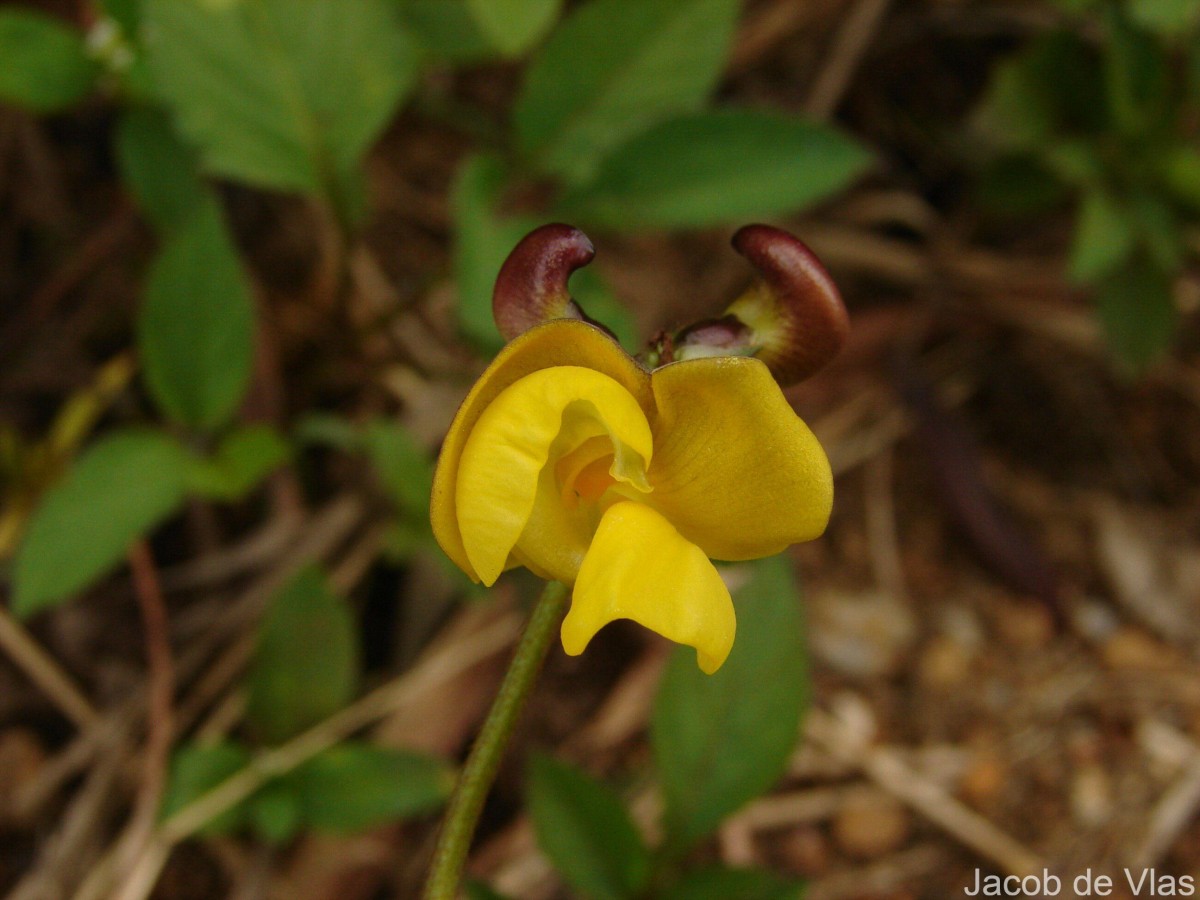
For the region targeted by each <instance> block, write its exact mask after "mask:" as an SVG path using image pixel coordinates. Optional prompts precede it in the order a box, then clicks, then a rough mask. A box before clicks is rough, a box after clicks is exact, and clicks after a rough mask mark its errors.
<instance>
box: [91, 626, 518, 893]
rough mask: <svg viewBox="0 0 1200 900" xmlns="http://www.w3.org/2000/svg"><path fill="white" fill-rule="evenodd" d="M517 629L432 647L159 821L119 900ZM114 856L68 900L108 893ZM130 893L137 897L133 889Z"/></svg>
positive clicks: (493, 629)
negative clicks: (177, 849) (198, 835)
mask: <svg viewBox="0 0 1200 900" xmlns="http://www.w3.org/2000/svg"><path fill="white" fill-rule="evenodd" d="M519 630H520V617H519V616H518V615H517V614H516V613H510V614H508V615H506V616H504V617H503V618H501V619H499V620H497V621H496V622H495V623H494V624H492V625H491V626H489V627H488V628H486V629H484V630H482V631H479V632H477V633H475V634H473V635H472V636H471V637H470V638H469V639H468V640H465V641H461V642H456V643H454V644H453V646H451V647H448V648H447V647H444V646H442V647H437V648H435V649H434V650H433V651H431V652H430V654H429V655H428V656H427V657H426V659H425V660H424V661H423V662H422V663H420V664H419V665H418V666H417V667H416V668H414V669H413V670H412V671H410V672H406V673H405V674H404V675H402V676H401V677H399V678H397V679H395V680H393V681H391V682H388V683H387V684H385V685H383V686H381V687H379V688H376V689H375V690H374V691H372V692H371V693H369V694H367V695H366V696H365V697H362V698H361V699H359V700H357V701H356V702H354V703H353V704H351V705H350V706H348V707H346V708H345V709H343V710H341V711H339V712H337V713H334V715H332V716H330V717H329V718H328V719H325V720H324V721H322V722H319V723H318V724H316V725H314V726H313V727H312V728H310V729H309V730H308V731H306V732H304V733H303V734H300V735H298V736H297V737H295V738H293V739H292V740H290V741H288V742H287V743H286V744H281V745H280V746H278V747H275V748H273V749H271V750H268V751H266V752H264V753H262V754H260V755H259V756H257V757H255V759H254V760H253V762H251V763H250V764H249V765H248V766H247V767H246V768H244V769H242V770H241V771H239V772H237V773H236V774H234V775H232V776H231V777H229V778H227V779H226V780H225V781H223V782H221V783H220V784H219V785H217V786H216V787H215V788H213V789H212V790H210V791H208V792H207V793H205V794H202V795H200V796H199V797H197V798H196V799H195V800H193V801H192V802H191V803H189V804H188V805H187V806H185V807H183V808H182V809H180V810H178V811H177V812H175V813H174V814H173V815H171V816H170V817H169V818H167V819H166V820H164V821H163V822H162V823H161V825H160V826H159V827H158V829H157V831H156V832H155V833H154V834H153V835H152V836H151V839H150V841H149V842H148V844H147V846H146V849H145V851H144V852H143V854H142V857H141V859H140V860H139V863H138V866H137V867H136V868H135V871H134V872H133V873H132V876H131V877H130V879H129V883H130V885H131V891H130V892H127V893H126V894H125V895H124V896H123V900H144V898H145V897H146V896H148V895H149V892H150V890H152V889H153V887H154V883H155V881H156V880H157V877H158V873H159V871H161V868H162V866H163V865H164V864H165V863H166V860H167V856H168V855H169V852H170V849H171V848H172V847H174V846H175V845H176V844H178V843H179V842H180V841H182V840H185V839H186V838H188V837H191V836H192V835H193V834H195V832H196V831H197V830H198V829H200V828H203V827H204V826H205V825H206V824H207V823H208V822H210V821H212V819H213V818H215V817H217V816H219V815H221V814H222V813H224V812H225V811H226V810H229V809H231V808H232V807H234V806H236V805H237V804H238V803H241V802H242V801H244V800H245V799H246V798H247V797H249V796H250V795H251V794H253V793H254V792H255V791H257V790H258V789H259V788H260V787H262V786H263V785H264V784H266V783H267V782H268V781H270V780H271V779H273V778H277V777H279V776H280V775H284V774H287V773H288V772H291V771H292V770H294V769H295V768H296V767H297V766H300V765H302V764H303V763H305V762H307V761H308V760H310V759H312V758H313V757H314V756H315V755H317V754H318V753H320V752H321V751H323V750H326V749H328V748H329V747H332V746H333V745H334V744H336V743H338V742H339V741H341V740H344V739H345V738H347V737H348V736H350V735H351V734H354V733H355V732H356V731H358V730H360V729H362V728H364V727H366V726H367V725H370V724H371V723H372V722H375V721H377V720H378V719H380V718H382V717H384V716H386V715H388V714H389V713H390V712H391V711H392V710H393V709H395V708H396V707H397V706H398V705H400V704H402V703H405V702H408V701H409V700H410V699H411V698H412V697H413V696H415V695H417V694H421V693H426V692H428V691H432V690H436V689H437V688H438V687H439V686H440V685H443V684H444V683H446V682H447V681H449V680H450V679H452V678H454V677H456V676H457V675H459V674H460V673H461V672H463V671H465V670H466V669H469V668H470V667H471V666H474V665H476V664H477V663H479V662H480V661H481V660H483V659H486V658H487V657H489V656H491V655H492V654H494V653H498V652H500V651H502V650H503V649H504V648H506V647H508V646H509V645H510V644H511V643H512V642H513V640H514V639H515V638H516V635H517V633H518V632H519ZM115 862H116V858H115V854H113V853H110V854H109V855H108V856H107V857H106V858H105V859H104V860H102V861H101V862H100V863H99V864H98V865H97V866H96V867H95V868H93V870H92V872H91V874H90V875H89V876H88V879H87V881H86V882H85V883H84V884H83V886H82V887H81V888H80V889H79V890H78V891H77V892H76V894H75V897H74V900H99V898H100V897H104V896H106V895H107V892H108V888H109V884H110V883H111V878H112V872H113V868H114V863H115ZM133 887H136V888H137V893H133V892H132V888H133Z"/></svg>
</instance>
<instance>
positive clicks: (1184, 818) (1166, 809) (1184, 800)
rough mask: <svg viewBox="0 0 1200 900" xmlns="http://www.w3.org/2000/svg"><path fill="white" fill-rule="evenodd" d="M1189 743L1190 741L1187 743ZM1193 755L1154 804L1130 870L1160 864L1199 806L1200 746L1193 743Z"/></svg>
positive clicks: (1130, 863)
mask: <svg viewBox="0 0 1200 900" xmlns="http://www.w3.org/2000/svg"><path fill="white" fill-rule="evenodd" d="M1188 743H1189V744H1191V742H1190V741H1189V742H1188ZM1192 747H1193V750H1192V755H1191V758H1190V759H1189V760H1188V761H1187V763H1186V765H1185V767H1184V769H1183V772H1182V774H1181V775H1180V776H1179V777H1178V778H1177V779H1176V780H1175V783H1174V784H1172V785H1171V786H1170V788H1168V789H1167V791H1166V793H1164V794H1163V796H1162V797H1161V798H1160V799H1159V801H1158V802H1157V803H1156V804H1155V805H1154V809H1153V810H1152V811H1151V813H1150V823H1149V825H1148V826H1147V828H1146V837H1145V838H1144V839H1143V840H1142V842H1141V844H1139V845H1138V846H1137V848H1136V849H1135V850H1134V852H1133V855H1132V857H1131V859H1130V861H1129V868H1130V869H1131V870H1132V871H1135V872H1136V871H1145V870H1146V869H1149V868H1151V867H1153V866H1155V865H1157V864H1158V863H1159V861H1160V860H1161V859H1162V858H1163V856H1165V855H1166V853H1167V851H1168V850H1170V849H1171V845H1172V844H1174V843H1175V841H1176V839H1177V838H1178V837H1179V835H1180V834H1181V833H1182V832H1183V830H1184V828H1186V827H1187V826H1188V823H1189V822H1191V820H1192V817H1193V816H1194V815H1195V813H1196V809H1197V807H1200V748H1197V747H1195V745H1192Z"/></svg>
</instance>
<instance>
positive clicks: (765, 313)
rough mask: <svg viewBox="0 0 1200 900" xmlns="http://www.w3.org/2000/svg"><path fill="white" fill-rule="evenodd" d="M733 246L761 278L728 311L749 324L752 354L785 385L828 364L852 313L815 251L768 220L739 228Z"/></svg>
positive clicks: (845, 331) (841, 339) (845, 334)
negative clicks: (753, 351)
mask: <svg viewBox="0 0 1200 900" xmlns="http://www.w3.org/2000/svg"><path fill="white" fill-rule="evenodd" d="M733 248H734V249H735V250H736V251H737V252H738V253H740V254H741V255H742V256H744V257H745V258H746V259H747V260H748V261H749V262H750V264H751V265H752V266H754V268H755V269H757V270H758V273H759V276H760V277H761V282H760V283H759V284H756V285H755V286H754V287H752V288H751V289H750V290H749V291H747V292H746V293H745V294H743V295H742V296H741V297H739V298H738V299H737V300H736V301H734V303H733V305H732V306H730V307H729V309H728V310H726V313H727V315H732V316H735V317H737V319H738V320H739V321H741V322H742V323H743V324H745V325H746V326H747V327H748V328H749V329H750V332H751V341H752V343H754V344H755V345H757V347H758V349H757V350H756V351H755V353H754V355H755V356H756V357H758V358H759V359H761V360H762V361H763V362H765V363H766V364H767V366H768V367H770V369H771V372H772V373H773V374H774V375H775V378H776V380H777V381H778V382H779V383H780V384H781V385H785V386H786V385H789V384H794V383H796V382H797V381H801V380H803V379H805V378H807V377H808V376H810V375H812V374H813V373H814V372H816V371H817V370H818V369H821V368H822V367H824V366H825V365H827V364H828V363H829V361H830V360H832V359H833V358H834V357H835V356H836V355H837V353H838V351H839V350H841V348H842V344H843V343H845V341H846V336H847V334H848V333H849V331H850V318H849V316H848V315H847V313H846V307H845V305H843V303H842V298H841V295H840V294H839V293H838V289H837V287H836V285H834V283H833V279H831V278H830V277H829V273H828V272H826V271H825V267H824V266H822V265H821V263H820V261H819V260H818V259H817V257H816V256H815V255H814V254H813V252H812V251H811V250H809V249H808V248H807V247H806V246H804V244H802V243H801V242H800V241H799V240H797V239H796V238H794V237H793V236H792V235H790V234H788V233H787V232H786V231H783V230H781V229H779V228H772V227H771V226H770V225H747V226H745V227H744V228H741V229H739V230H738V232H737V234H735V235H734V236H733Z"/></svg>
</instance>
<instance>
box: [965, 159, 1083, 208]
mask: <svg viewBox="0 0 1200 900" xmlns="http://www.w3.org/2000/svg"><path fill="white" fill-rule="evenodd" d="M977 196H978V198H979V202H980V203H981V204H982V205H983V206H985V207H987V208H988V209H989V210H993V211H994V212H997V213H999V214H1001V215H1005V216H1028V215H1036V214H1038V213H1043V212H1046V211H1047V210H1049V209H1051V208H1052V207H1054V206H1056V205H1057V204H1059V203H1061V202H1062V201H1063V200H1065V199H1066V197H1067V188H1066V185H1064V184H1063V182H1062V181H1061V180H1060V179H1059V178H1058V177H1056V176H1055V174H1054V173H1053V172H1051V171H1049V170H1048V169H1047V168H1046V166H1045V165H1043V163H1042V162H1041V161H1040V160H1039V159H1037V158H1036V157H1034V156H1032V155H1026V154H1006V155H1004V156H1001V157H1000V158H999V159H997V160H995V161H994V162H993V163H991V165H989V166H988V167H987V168H986V169H984V171H983V173H982V174H981V176H980V180H979V186H978V195H977Z"/></svg>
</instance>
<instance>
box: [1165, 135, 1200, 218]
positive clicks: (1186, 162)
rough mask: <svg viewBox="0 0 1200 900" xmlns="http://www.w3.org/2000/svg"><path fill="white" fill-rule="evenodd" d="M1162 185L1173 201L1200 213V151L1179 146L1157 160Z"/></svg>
mask: <svg viewBox="0 0 1200 900" xmlns="http://www.w3.org/2000/svg"><path fill="white" fill-rule="evenodd" d="M1159 172H1160V177H1161V178H1162V181H1163V184H1164V185H1165V186H1166V188H1167V190H1168V191H1170V192H1171V194H1172V195H1173V196H1174V198H1175V200H1177V201H1178V202H1179V203H1182V204H1183V205H1185V206H1188V207H1190V208H1191V210H1192V212H1193V213H1200V150H1197V149H1196V148H1195V147H1189V146H1186V145H1181V146H1178V147H1174V148H1172V149H1171V150H1170V151H1168V152H1167V153H1165V154H1164V155H1163V157H1162V159H1160V160H1159Z"/></svg>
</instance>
